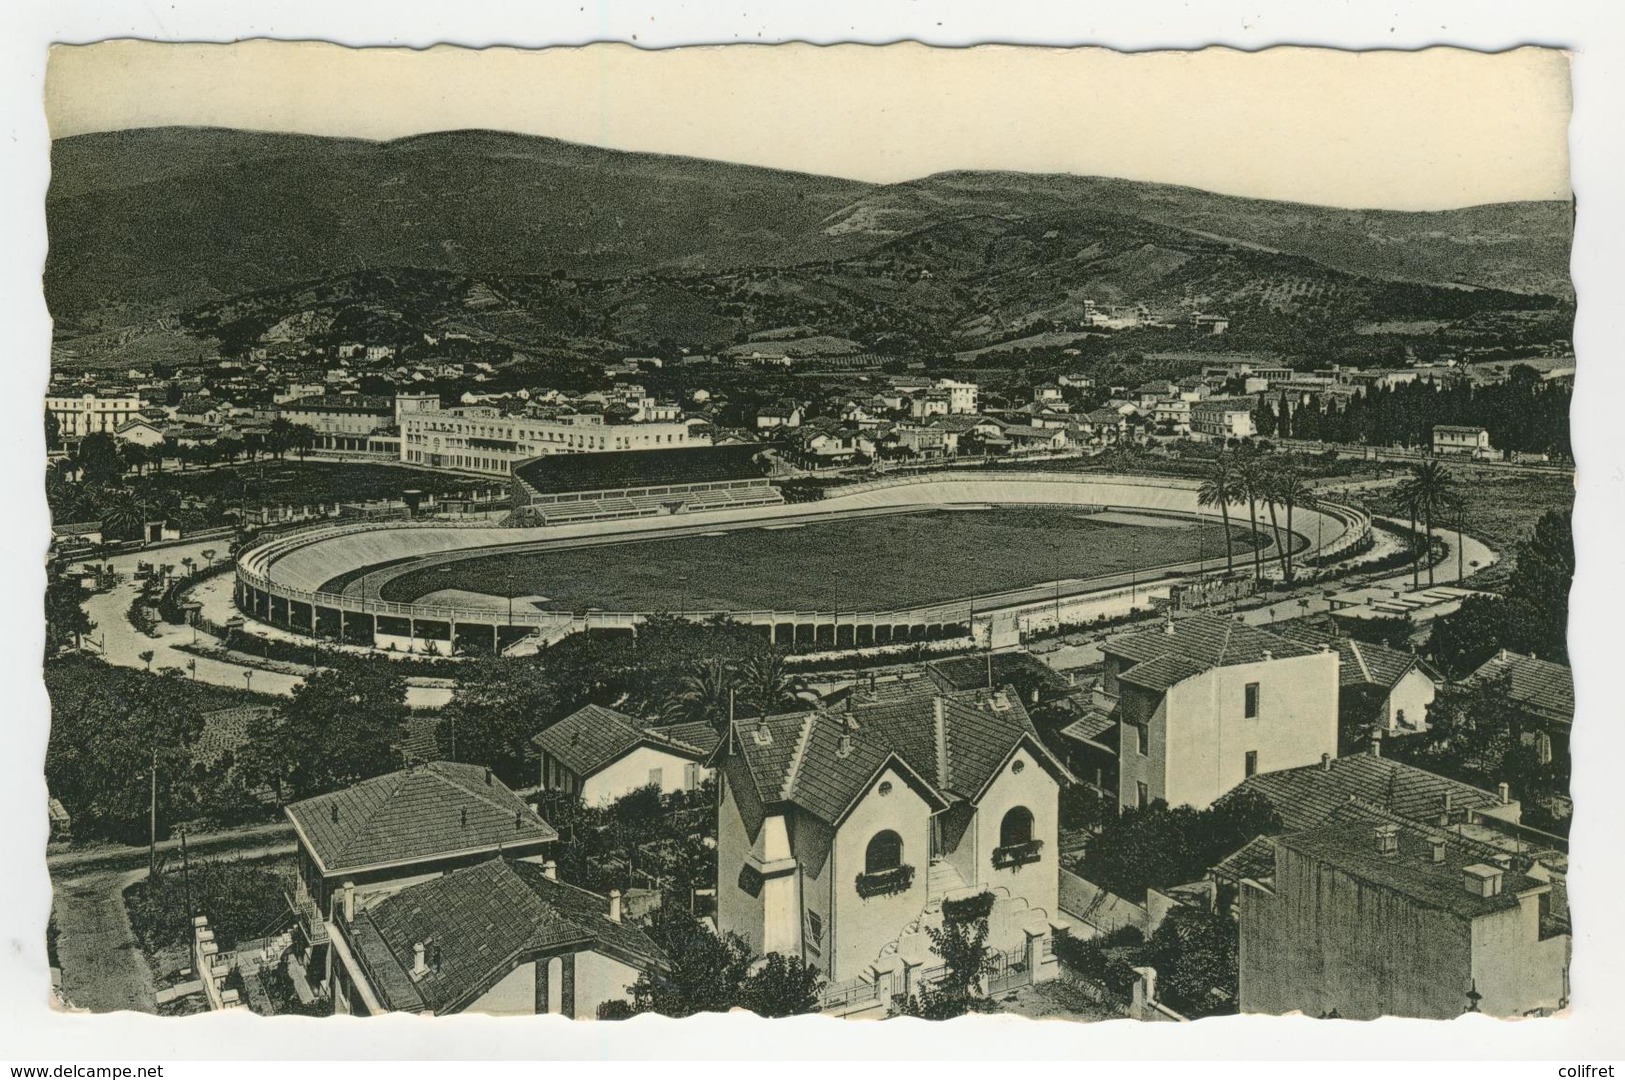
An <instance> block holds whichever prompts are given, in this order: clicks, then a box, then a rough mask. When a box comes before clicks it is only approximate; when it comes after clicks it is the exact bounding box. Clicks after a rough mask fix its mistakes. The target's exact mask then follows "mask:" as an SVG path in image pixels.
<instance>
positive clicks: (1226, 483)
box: [1196, 450, 1240, 574]
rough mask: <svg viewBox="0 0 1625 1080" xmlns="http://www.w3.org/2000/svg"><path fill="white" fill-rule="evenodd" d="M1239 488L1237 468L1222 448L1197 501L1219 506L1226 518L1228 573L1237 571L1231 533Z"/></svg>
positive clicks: (1225, 567)
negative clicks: (1231, 507)
mask: <svg viewBox="0 0 1625 1080" xmlns="http://www.w3.org/2000/svg"><path fill="white" fill-rule="evenodd" d="M1239 490H1240V489H1239V487H1238V485H1237V481H1236V473H1235V469H1234V468H1233V467H1232V465H1231V461H1230V459H1229V458H1228V457H1226V456H1225V453H1224V451H1223V450H1220V451H1219V455H1218V457H1216V458H1214V459H1213V467H1212V469H1210V470H1209V471H1208V474H1207V476H1206V478H1204V479H1203V481H1202V486H1201V488H1200V489H1198V491H1197V492H1196V502H1197V505H1199V506H1217V507H1218V508H1219V514H1220V516H1221V517H1222V518H1223V519H1224V569H1225V573H1227V574H1234V573H1235V572H1236V557H1235V554H1234V552H1233V550H1232V549H1233V546H1234V545H1233V539H1232V537H1231V535H1230V504H1231V503H1233V502H1235V501H1236V500H1237V499H1238V498H1239V497H1240V495H1239Z"/></svg>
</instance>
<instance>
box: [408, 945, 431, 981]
mask: <svg viewBox="0 0 1625 1080" xmlns="http://www.w3.org/2000/svg"><path fill="white" fill-rule="evenodd" d="M424 953H425V949H424V945H423V942H421V941H419V942H416V943H414V944H413V946H412V978H414V979H421V978H423V976H425V975H427V974H429V965H428V963H427V962H426V961H425V960H424Z"/></svg>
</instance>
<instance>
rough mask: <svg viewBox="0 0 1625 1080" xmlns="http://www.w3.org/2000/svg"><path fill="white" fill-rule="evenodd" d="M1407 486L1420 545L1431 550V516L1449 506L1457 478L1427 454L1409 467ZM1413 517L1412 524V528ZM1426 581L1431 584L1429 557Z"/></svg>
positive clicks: (1431, 566) (1454, 492)
mask: <svg viewBox="0 0 1625 1080" xmlns="http://www.w3.org/2000/svg"><path fill="white" fill-rule="evenodd" d="M1407 486H1408V487H1409V489H1410V497H1411V498H1412V499H1413V500H1414V501H1415V503H1416V506H1415V509H1414V510H1413V513H1414V514H1415V515H1417V516H1419V517H1421V519H1422V529H1423V540H1424V543H1423V548H1424V549H1426V550H1430V551H1431V547H1432V544H1433V519H1434V516H1435V515H1439V516H1443V515H1444V514H1445V513H1446V512H1447V511H1448V510H1449V508H1450V504H1451V502H1452V500H1454V499H1455V498H1456V497H1457V496H1456V481H1455V478H1454V477H1452V476H1451V475H1450V470H1448V469H1446V468H1445V467H1444V466H1443V465H1440V464H1439V463H1438V462H1437V461H1435V460H1433V459H1432V458H1429V459H1428V460H1427V461H1424V462H1422V463H1421V464H1420V465H1417V466H1416V467H1415V468H1414V469H1413V470H1412V471H1411V478H1410V480H1409V481H1408V484H1407ZM1414 524H1415V523H1414V521H1413V523H1412V527H1413V528H1414ZM1428 585H1429V586H1430V587H1431V586H1432V585H1433V561H1432V559H1431V558H1430V559H1429V560H1428Z"/></svg>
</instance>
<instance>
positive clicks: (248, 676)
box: [243, 671, 254, 693]
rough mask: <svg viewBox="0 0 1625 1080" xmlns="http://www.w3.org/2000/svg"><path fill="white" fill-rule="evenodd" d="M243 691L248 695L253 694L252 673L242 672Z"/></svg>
mask: <svg viewBox="0 0 1625 1080" xmlns="http://www.w3.org/2000/svg"><path fill="white" fill-rule="evenodd" d="M243 689H244V690H247V691H248V692H249V693H253V692H254V673H253V672H252V671H244V672H243Z"/></svg>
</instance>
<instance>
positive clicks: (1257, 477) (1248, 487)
mask: <svg viewBox="0 0 1625 1080" xmlns="http://www.w3.org/2000/svg"><path fill="white" fill-rule="evenodd" d="M1236 480H1237V482H1238V483H1239V484H1240V485H1241V491H1242V495H1243V496H1244V497H1245V498H1246V500H1247V528H1248V530H1249V531H1251V533H1252V536H1253V578H1254V579H1255V580H1257V581H1263V580H1264V549H1263V548H1262V547H1261V546H1260V545H1259V543H1258V498H1259V495H1260V494H1262V492H1263V489H1264V463H1263V462H1262V461H1260V460H1259V459H1258V456H1257V455H1256V454H1255V453H1254V452H1252V451H1250V450H1249V451H1247V452H1246V453H1244V454H1240V455H1238V456H1237V459H1236Z"/></svg>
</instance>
